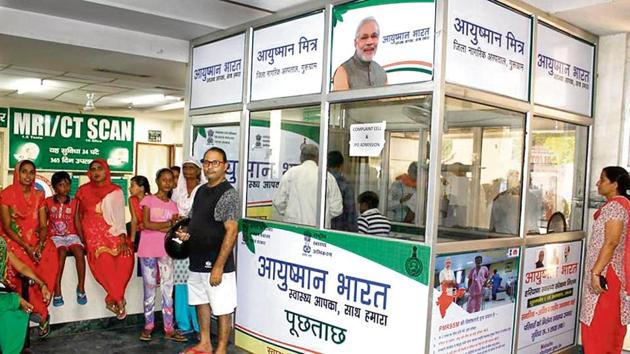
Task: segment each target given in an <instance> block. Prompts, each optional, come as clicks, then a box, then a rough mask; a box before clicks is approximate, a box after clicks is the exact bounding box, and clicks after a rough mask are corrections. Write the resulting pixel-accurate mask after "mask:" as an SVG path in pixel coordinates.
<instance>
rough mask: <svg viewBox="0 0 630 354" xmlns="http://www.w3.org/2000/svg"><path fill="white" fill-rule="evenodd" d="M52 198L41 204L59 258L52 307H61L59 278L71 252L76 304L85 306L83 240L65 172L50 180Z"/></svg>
mask: <svg viewBox="0 0 630 354" xmlns="http://www.w3.org/2000/svg"><path fill="white" fill-rule="evenodd" d="M51 183H52V187H53V189H54V190H55V195H53V196H52V197H48V198H46V200H45V201H44V204H45V206H46V212H47V214H48V233H49V235H50V238H51V239H52V241H53V243H54V244H55V247H57V255H58V257H59V271H58V272H57V282H56V284H57V285H56V286H55V295H54V296H53V306H63V304H64V302H63V296H62V294H61V277H62V276H63V269H64V266H65V265H66V255H67V254H68V252H70V253H72V256H73V257H74V262H75V265H76V268H77V280H78V284H77V288H76V296H77V303H78V304H79V305H85V304H86V303H87V295H86V294H85V252H84V250H83V244H84V242H83V240H82V236H81V229H80V228H77V225H78V224H79V223H78V220H77V200H76V199H74V198H71V197H70V196H69V195H68V194H69V193H70V184H71V180H70V175H69V174H68V172H65V171H59V172H55V173H54V174H53V175H52V178H51Z"/></svg>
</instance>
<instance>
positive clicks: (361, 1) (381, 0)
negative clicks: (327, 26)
mask: <svg viewBox="0 0 630 354" xmlns="http://www.w3.org/2000/svg"><path fill="white" fill-rule="evenodd" d="M434 2H435V1H434V0H358V1H353V2H350V3H347V4H342V5H338V6H335V7H333V10H332V20H333V28H334V27H335V26H337V22H343V15H344V14H345V13H346V12H348V11H351V10H356V9H361V8H365V7H372V6H380V5H393V4H411V3H430V4H433V3H434Z"/></svg>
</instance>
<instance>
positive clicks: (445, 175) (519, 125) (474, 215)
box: [438, 98, 529, 242]
mask: <svg viewBox="0 0 630 354" xmlns="http://www.w3.org/2000/svg"><path fill="white" fill-rule="evenodd" d="M524 123H525V115H524V114H522V113H517V112H512V111H508V110H505V109H500V108H496V107H492V106H486V105H482V104H477V103H472V102H469V101H463V100H459V99H453V98H447V99H446V110H445V116H444V137H443V145H442V169H441V170H442V172H441V178H440V180H441V194H440V213H439V224H438V225H439V227H438V239H439V241H440V242H449V241H457V240H469V239H477V238H489V237H506V236H516V235H517V234H518V228H519V212H520V204H521V193H522V191H521V179H522V171H521V170H522V164H523V148H524V139H525V134H524ZM528 223H529V222H528Z"/></svg>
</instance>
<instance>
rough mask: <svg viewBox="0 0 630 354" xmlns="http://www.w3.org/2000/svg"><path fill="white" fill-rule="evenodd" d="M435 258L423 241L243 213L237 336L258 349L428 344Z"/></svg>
mask: <svg viewBox="0 0 630 354" xmlns="http://www.w3.org/2000/svg"><path fill="white" fill-rule="evenodd" d="M429 257H430V249H429V247H427V246H424V245H421V244H415V243H410V242H403V241H398V240H393V239H377V238H368V237H363V236H358V235H349V234H340V233H335V232H329V231H322V230H317V229H311V228H302V227H297V226H291V225H283V224H279V223H273V222H262V221H257V220H243V221H242V222H241V233H240V234H239V247H238V271H239V276H238V311H237V314H236V345H237V346H239V347H241V348H243V349H246V350H248V351H250V352H252V353H378V352H382V353H403V352H408V353H420V352H423V351H424V346H425V335H424V333H426V328H425V327H426V316H427V303H428V292H429V289H428V285H427V284H428V279H429V272H428V265H429Z"/></svg>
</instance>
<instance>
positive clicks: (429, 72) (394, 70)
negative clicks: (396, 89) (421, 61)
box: [385, 68, 433, 75]
mask: <svg viewBox="0 0 630 354" xmlns="http://www.w3.org/2000/svg"><path fill="white" fill-rule="evenodd" d="M398 71H412V72H420V73H424V74H428V75H433V70H430V69H423V68H396V69H389V70H385V72H388V73H395V72H398Z"/></svg>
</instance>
